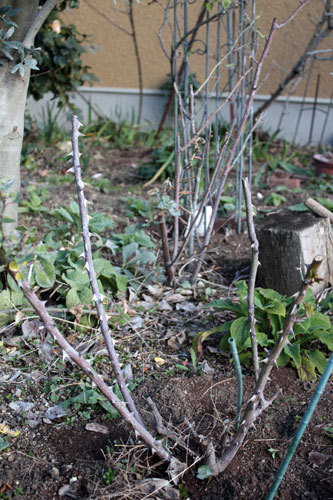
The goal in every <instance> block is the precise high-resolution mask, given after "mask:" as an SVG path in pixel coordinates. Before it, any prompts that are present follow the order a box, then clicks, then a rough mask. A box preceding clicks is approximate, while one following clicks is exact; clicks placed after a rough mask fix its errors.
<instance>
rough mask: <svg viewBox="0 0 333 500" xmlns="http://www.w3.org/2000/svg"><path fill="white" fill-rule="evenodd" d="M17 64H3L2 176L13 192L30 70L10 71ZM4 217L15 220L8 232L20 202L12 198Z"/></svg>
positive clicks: (17, 176) (0, 90) (17, 182)
mask: <svg viewBox="0 0 333 500" xmlns="http://www.w3.org/2000/svg"><path fill="white" fill-rule="evenodd" d="M14 65H15V63H13V62H10V63H4V64H3V66H1V67H0V115H1V121H0V179H1V178H4V177H6V178H8V179H13V181H14V182H13V184H12V186H11V189H10V191H11V193H14V195H13V197H14V198H15V194H16V193H18V192H19V190H20V159H21V149H22V140H23V132H24V110H25V103H26V98H27V90H28V84H29V77H30V70H29V69H28V67H26V68H25V75H24V77H23V78H22V77H20V76H19V75H18V74H14V75H13V74H11V72H10V71H11V69H12V67H13V66H14ZM4 215H5V216H7V217H10V218H12V219H14V221H15V222H10V223H4V224H3V231H4V234H5V235H8V234H9V233H10V232H11V231H12V230H13V229H15V227H16V225H17V203H16V200H15V199H14V200H13V199H9V200H8V203H6V208H5V213H4Z"/></svg>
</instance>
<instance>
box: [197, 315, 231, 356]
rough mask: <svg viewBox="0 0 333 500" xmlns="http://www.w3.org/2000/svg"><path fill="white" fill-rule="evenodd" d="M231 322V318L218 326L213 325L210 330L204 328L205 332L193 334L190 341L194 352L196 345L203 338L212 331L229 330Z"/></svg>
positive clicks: (221, 331)
mask: <svg viewBox="0 0 333 500" xmlns="http://www.w3.org/2000/svg"><path fill="white" fill-rule="evenodd" d="M232 323H233V320H231V321H227V322H226V323H223V325H220V326H215V327H214V328H211V329H210V330H206V331H205V332H198V333H196V334H195V336H194V337H193V341H192V347H193V349H194V351H195V352H198V347H199V344H202V342H203V341H204V340H206V339H207V338H208V337H209V336H210V335H212V334H213V333H225V332H228V331H229V330H230V327H231V325H232Z"/></svg>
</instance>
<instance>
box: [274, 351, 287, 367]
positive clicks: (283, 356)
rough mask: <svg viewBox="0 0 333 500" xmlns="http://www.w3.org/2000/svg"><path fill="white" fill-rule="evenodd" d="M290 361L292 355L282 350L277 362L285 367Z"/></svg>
mask: <svg viewBox="0 0 333 500" xmlns="http://www.w3.org/2000/svg"><path fill="white" fill-rule="evenodd" d="M289 361H290V357H289V356H288V354H286V353H285V352H284V351H282V352H281V354H280V356H279V357H278V359H277V361H276V362H277V365H278V366H279V367H281V368H283V367H284V366H287V364H288V363H289Z"/></svg>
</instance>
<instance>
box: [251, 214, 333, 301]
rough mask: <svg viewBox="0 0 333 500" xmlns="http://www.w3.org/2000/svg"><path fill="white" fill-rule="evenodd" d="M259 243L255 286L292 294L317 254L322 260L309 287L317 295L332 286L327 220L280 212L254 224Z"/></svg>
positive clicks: (332, 235) (332, 243) (331, 234)
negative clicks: (317, 281) (316, 281)
mask: <svg viewBox="0 0 333 500" xmlns="http://www.w3.org/2000/svg"><path fill="white" fill-rule="evenodd" d="M256 232H257V237H258V241H259V261H260V264H261V265H260V266H259V270H258V285H260V286H262V287H263V288H273V289H274V290H277V291H278V292H280V293H281V294H283V295H293V294H294V293H295V292H297V290H298V289H299V287H300V285H301V280H302V278H301V276H302V274H303V275H304V274H305V272H306V265H309V264H310V263H311V262H312V260H313V258H314V257H316V256H317V255H321V256H322V257H323V263H322V264H321V266H320V268H319V276H320V278H322V280H323V281H321V282H320V283H315V284H314V285H313V286H312V289H313V291H314V293H318V292H319V291H321V290H323V289H324V288H325V287H327V286H328V284H329V283H331V284H333V231H332V226H331V224H330V221H329V219H326V218H322V217H318V216H316V215H314V214H312V213H310V212H292V211H291V210H288V209H286V210H283V211H280V212H278V213H275V214H272V215H267V216H265V217H264V218H263V219H259V220H257V221H256Z"/></svg>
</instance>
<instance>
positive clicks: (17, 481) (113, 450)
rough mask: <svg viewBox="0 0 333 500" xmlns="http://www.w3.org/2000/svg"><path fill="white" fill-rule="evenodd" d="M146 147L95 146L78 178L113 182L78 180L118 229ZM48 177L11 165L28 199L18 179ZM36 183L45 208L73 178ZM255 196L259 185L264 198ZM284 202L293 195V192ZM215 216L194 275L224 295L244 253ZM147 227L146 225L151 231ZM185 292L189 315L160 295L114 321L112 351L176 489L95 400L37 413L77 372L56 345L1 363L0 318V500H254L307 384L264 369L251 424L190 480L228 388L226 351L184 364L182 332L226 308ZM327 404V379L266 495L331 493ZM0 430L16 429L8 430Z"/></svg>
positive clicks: (223, 442)
mask: <svg viewBox="0 0 333 500" xmlns="http://www.w3.org/2000/svg"><path fill="white" fill-rule="evenodd" d="M146 155H147V154H146V153H145V152H143V151H140V150H138V151H134V152H133V151H131V152H128V151H118V150H117V151H112V150H110V151H105V148H104V149H103V150H102V151H101V152H97V153H95V156H94V158H92V162H91V163H92V166H91V167H90V169H91V171H89V172H87V175H88V176H89V175H91V176H92V175H95V174H97V173H100V174H102V175H103V176H104V177H107V178H109V179H110V180H111V182H112V184H113V186H116V187H117V189H115V190H113V191H111V192H108V193H105V192H101V191H100V190H99V189H98V188H95V187H93V186H92V185H89V183H88V186H87V198H88V200H89V202H90V207H91V209H92V210H93V211H97V210H103V211H104V212H107V213H108V214H110V215H111V217H113V218H114V220H115V221H116V222H117V224H118V228H117V229H119V228H120V230H123V229H124V227H125V226H126V201H125V199H126V197H128V196H129V195H132V194H133V192H134V193H135V195H136V196H140V195H142V194H143V196H145V197H146V198H149V196H151V191H149V190H147V189H146V190H144V189H143V188H142V182H141V181H140V180H139V179H138V177H137V170H138V166H139V164H140V162H142V161H143V160H145V159H146ZM43 161H44V163H43ZM55 173H56V174H57V175H63V172H61V170H59V171H58V172H54V171H52V169H51V168H49V166H48V162H47V161H46V160H45V159H44V160H43V157H41V159H40V166H39V168H38V170H34V171H26V172H23V196H24V197H26V196H28V195H27V191H26V188H27V186H28V185H31V184H34V185H35V186H37V187H40V186H43V185H45V183H47V182H48V179H49V178H50V176H52V175H54V174H55ZM157 188H158V187H155V188H154V189H157ZM48 189H49V191H50V197H49V199H48V201H47V204H48V207H49V209H50V210H51V209H53V208H55V207H56V206H59V205H66V204H68V203H69V202H70V201H71V200H72V199H74V196H75V188H74V186H73V185H71V186H68V185H67V184H66V185H64V187H61V189H59V185H57V184H56V185H54V186H52V185H48ZM150 189H151V188H150ZM267 193H269V188H267V191H266V192H265V193H264V194H265V195H267ZM296 201H300V200H293V202H296ZM21 223H23V224H25V225H37V228H38V232H39V233H40V234H41V235H43V234H45V233H46V232H47V223H46V222H45V219H43V217H41V216H40V215H39V214H38V213H36V214H33V215H31V214H25V215H24V216H23V217H22V218H21ZM219 224H220V227H217V228H216V233H215V236H214V238H213V241H212V244H211V248H210V252H209V253H208V255H209V259H208V260H207V262H206V270H207V272H206V274H205V273H204V274H203V277H204V278H205V279H206V281H207V282H208V283H210V282H212V283H216V284H217V285H216V286H217V288H216V289H217V292H216V293H217V294H218V296H219V297H223V296H225V295H227V294H229V293H231V292H230V290H231V288H232V284H233V282H234V281H235V280H237V279H239V278H240V277H246V276H247V275H248V269H249V261H250V249H249V244H248V241H247V236H246V234H245V235H244V234H242V235H237V234H236V231H235V227H234V225H233V222H232V220H229V222H227V221H226V220H220V221H219ZM154 231H155V229H154V228H153V229H152V233H153V236H154ZM211 286H212V288H214V286H213V284H212V285H211ZM216 289H215V290H216ZM170 293H171V292H170ZM214 298H215V296H214ZM206 299H207V297H205V300H206ZM145 300H146V299H145ZM189 300H190V303H191V304H193V307H192V309H191V311H190V310H186V307H185V308H181V307H177V305H178V304H177V303H176V302H172V301H170V308H171V309H170V310H168V311H165V310H158V309H155V310H154V311H152V312H147V313H146V314H145V315H144V325H143V327H142V328H139V329H136V330H135V331H134V330H131V329H129V327H128V325H119V326H118V327H117V328H116V330H115V332H114V335H115V342H116V348H119V349H120V352H121V356H122V357H123V359H125V360H127V361H128V363H129V364H131V368H132V372H133V376H134V380H135V381H137V385H136V387H135V388H133V392H132V394H133V397H134V399H135V401H136V404H137V406H138V409H139V411H140V412H141V415H142V417H143V420H144V422H145V424H146V426H147V427H148V428H149V429H151V430H152V432H153V433H155V429H156V421H155V419H154V417H153V413H152V409H151V407H150V406H149V404H148V402H147V399H148V398H149V397H150V398H152V400H153V401H154V403H155V404H156V406H157V408H158V410H159V412H160V415H161V417H162V419H163V423H164V424H165V426H166V427H167V428H168V429H170V435H174V434H176V435H177V436H178V444H177V443H175V442H174V441H173V440H172V438H170V437H169V438H167V444H168V446H169V448H170V449H171V450H172V452H173V453H174V454H175V455H176V456H177V457H178V458H179V459H180V460H182V461H183V462H185V463H186V464H187V471H186V472H185V474H184V476H183V477H182V478H181V480H180V482H179V484H178V486H175V485H166V481H165V480H166V479H167V478H168V476H167V467H166V465H165V464H164V463H162V462H161V461H160V460H159V459H158V458H157V457H156V456H152V454H151V453H150V451H149V450H147V449H146V447H145V446H144V445H143V444H142V443H141V442H137V441H136V440H135V436H134V433H133V432H132V431H131V429H130V428H129V427H128V426H127V425H126V424H124V423H123V422H122V421H120V420H119V419H113V420H110V419H109V418H108V417H107V415H106V413H105V412H102V411H100V409H98V408H97V405H96V406H92V407H89V408H88V410H89V411H86V412H80V411H78V410H76V409H75V408H73V407H71V408H70V410H68V412H67V413H66V414H65V415H62V416H59V417H58V418H52V419H51V418H48V416H47V415H49V414H48V409H49V408H51V407H53V406H54V402H53V401H52V400H51V399H50V393H47V391H46V390H45V388H46V382H47V381H50V380H52V378H54V377H56V378H57V377H58V379H57V380H58V382H57V383H58V387H57V386H55V387H54V389H53V390H54V392H55V393H56V392H57V391H59V394H60V400H61V394H62V391H64V387H66V388H68V387H70V386H71V384H74V382H76V383H77V381H78V379H79V375H78V371H77V369H76V367H75V366H73V365H72V364H71V363H70V362H69V361H68V360H65V361H64V362H63V363H62V364H61V366H60V364H59V362H58V359H59V358H62V356H61V353H60V352H59V351H57V350H54V352H53V357H52V360H51V362H50V363H49V364H47V365H46V367H45V364H44V365H41V363H40V360H39V353H38V351H37V349H34V348H33V347H31V346H29V345H27V346H26V348H25V350H24V351H22V352H18V351H17V350H16V355H15V356H14V357H15V362H13V359H14V357H12V361H10V356H9V354H10V351H11V350H12V351H13V350H14V351H15V349H17V345H18V344H17V342H16V343H15V340H13V339H17V337H19V336H20V335H21V334H22V332H21V331H20V326H17V327H15V326H13V325H12V326H11V327H8V329H2V330H1V334H0V335H1V339H0V340H2V342H4V345H5V346H7V347H6V353H7V354H8V356H9V357H8V356H7V357H6V356H4V357H3V358H1V359H0V380H2V382H1V386H0V423H3V424H6V427H5V428H4V427H2V431H3V433H2V434H1V436H4V437H6V439H7V440H8V443H9V446H8V447H7V448H5V449H3V450H2V451H1V452H0V498H7V499H14V498H15V499H17V500H21V499H33V500H53V499H54V500H55V499H58V498H65V499H67V498H68V499H69V498H78V499H92V500H93V499H95V500H97V499H100V500H102V499H105V500H106V499H109V498H110V499H111V498H115V499H119V500H122V499H141V500H143V499H151V500H153V499H155V500H158V499H172V498H184V499H186V498H187V499H189V500H229V499H230V500H236V499H239V498H244V499H247V500H258V499H264V498H265V497H266V496H267V494H268V491H269V489H270V487H271V485H272V483H273V481H274V477H275V475H276V473H277V471H278V469H279V466H280V464H281V462H282V459H283V457H284V456H285V453H286V451H287V450H288V447H289V445H290V443H291V441H292V439H293V437H294V434H295V432H296V430H297V427H298V425H299V422H300V419H301V418H302V416H303V415H304V412H305V410H306V408H307V405H308V403H309V401H310V400H311V397H312V396H313V394H314V391H315V388H316V384H317V383H316V382H304V381H301V380H298V379H297V374H296V372H295V370H294V369H292V368H280V369H278V368H274V369H273V371H272V375H271V380H270V381H269V384H268V387H267V391H266V394H265V395H266V397H267V398H268V397H270V396H272V395H273V394H275V393H276V392H277V391H278V392H279V393H278V396H277V398H276V399H275V401H274V403H273V404H272V405H271V406H270V407H269V408H268V409H267V410H266V411H265V412H263V413H262V415H261V416H260V418H259V419H258V420H257V421H256V422H255V425H254V427H253V428H252V429H251V430H250V431H249V433H248V435H247V437H246V440H245V442H244V444H243V446H242V447H241V449H240V451H239V453H238V454H237V455H236V457H235V458H234V459H233V461H232V462H231V464H230V466H229V467H228V468H227V469H226V471H225V472H223V473H222V474H221V475H220V476H218V477H217V478H213V479H211V478H208V479H204V480H200V479H197V477H196V474H197V469H198V466H200V465H203V463H204V450H203V449H202V448H201V445H200V440H199V437H198V436H200V435H205V436H207V437H208V438H209V439H210V440H211V441H212V442H213V443H214V444H215V446H216V452H217V454H221V453H222V452H223V450H224V449H225V447H226V446H227V445H228V443H229V442H230V440H231V437H232V433H233V431H234V428H235V407H236V399H237V384H236V376H235V373H234V369H233V366H232V364H231V363H230V357H229V355H228V354H226V353H223V352H220V351H219V349H218V340H219V337H218V335H216V336H212V337H210V339H209V341H207V344H206V343H205V348H204V350H203V356H202V357H199V358H198V359H197V364H196V365H195V366H194V365H193V362H192V361H193V360H192V361H191V357H190V354H189V353H190V347H191V344H192V340H193V335H194V334H195V333H196V332H198V331H202V330H207V329H209V328H212V327H213V326H216V324H220V323H221V322H222V321H225V320H229V319H230V316H229V317H228V316H227V315H226V313H224V314H225V316H223V315H221V314H220V316H219V317H218V318H217V319H214V318H213V317H212V316H211V315H209V314H208V313H207V310H205V309H204V308H203V307H202V303H201V302H202V300H203V292H200V290H199V291H198V292H197V293H196V294H193V295H191V296H190V299H189ZM182 304H184V302H182ZM134 307H135V304H133V306H132V308H134ZM206 318H208V319H206ZM138 332H139V334H138ZM96 339H98V347H99V348H103V341H102V340H101V338H100V337H95V340H96ZM170 339H171V340H170ZM73 374H74V375H73ZM103 375H104V377H105V378H106V379H108V377H109V378H110V377H111V376H112V375H111V373H110V368H109V367H107V366H106V367H105V373H104V374H103ZM243 375H244V402H246V401H247V399H248V398H249V396H250V394H251V390H252V388H253V378H252V377H251V370H250V368H249V367H247V366H245V367H243ZM75 377H76V378H75ZM59 379H60V381H59ZM16 401H24V402H30V403H33V404H34V406H33V407H32V408H31V409H27V410H26V411H23V412H20V411H18V410H17V408H16V407H15V405H13V404H11V403H13V402H16ZM15 408H16V409H15ZM332 409H333V384H332V382H330V383H329V384H328V385H327V387H326V390H325V392H324V394H323V395H322V397H321V399H320V401H319V403H318V406H317V408H316V410H315V413H314V415H313V417H312V419H311V421H310V424H309V425H308V427H307V429H306V431H305V434H304V436H303V438H302V440H301V443H300V445H299V446H298V448H297V451H296V453H295V455H294V457H293V459H292V461H291V464H290V466H289V468H288V470H287V472H286V475H285V477H284V479H283V481H282V484H281V486H280V488H279V490H278V493H277V495H276V498H277V499H279V500H330V499H333V441H332V426H333V420H332V414H333V412H332ZM87 424H93V425H92V426H91V425H90V426H89V425H88V426H87ZM97 424H99V426H101V427H98V425H97ZM6 429H7V430H6ZM8 429H9V430H10V431H18V432H19V433H18V435H10V434H9V431H8ZM329 429H331V430H329ZM171 431H172V432H171Z"/></svg>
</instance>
